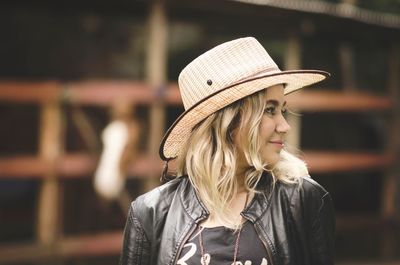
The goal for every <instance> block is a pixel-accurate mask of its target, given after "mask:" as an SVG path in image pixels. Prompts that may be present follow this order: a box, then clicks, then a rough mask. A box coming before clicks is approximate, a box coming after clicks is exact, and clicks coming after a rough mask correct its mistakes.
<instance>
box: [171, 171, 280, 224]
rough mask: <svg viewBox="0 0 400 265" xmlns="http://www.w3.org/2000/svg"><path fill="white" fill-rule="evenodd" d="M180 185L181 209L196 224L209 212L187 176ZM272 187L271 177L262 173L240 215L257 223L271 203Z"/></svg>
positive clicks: (266, 173)
mask: <svg viewBox="0 0 400 265" xmlns="http://www.w3.org/2000/svg"><path fill="white" fill-rule="evenodd" d="M181 178H182V183H181V185H180V187H179V194H180V199H181V203H182V206H183V208H184V209H185V211H186V213H187V214H188V215H189V216H190V217H191V218H192V219H193V220H194V221H195V222H196V223H199V222H200V221H202V220H204V219H206V218H207V217H208V215H209V214H210V212H209V211H208V210H207V208H206V207H205V205H204V203H203V202H202V201H201V200H200V198H199V196H198V194H197V193H196V191H195V189H194V187H193V186H192V184H191V183H190V181H189V178H188V177H187V176H182V177H181ZM273 187H274V185H273V184H272V176H271V175H270V174H269V173H268V172H264V173H263V175H262V177H261V179H260V181H259V183H258V185H257V191H258V193H256V194H255V196H254V198H253V200H252V201H251V202H250V204H249V205H248V206H247V207H246V208H245V209H244V210H243V212H242V215H243V216H244V217H245V218H246V219H249V220H250V221H252V222H253V223H254V222H255V221H257V219H258V218H260V216H262V215H263V213H265V212H266V211H267V210H268V208H269V205H270V202H271V195H272V190H273Z"/></svg>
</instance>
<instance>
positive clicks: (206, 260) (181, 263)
mask: <svg viewBox="0 0 400 265" xmlns="http://www.w3.org/2000/svg"><path fill="white" fill-rule="evenodd" d="M188 247H190V249H189V251H188V252H187V253H186V254H185V255H184V256H183V257H182V258H180V259H179V260H178V261H177V263H176V264H177V265H188V264H187V263H186V261H188V260H189V259H190V258H191V257H193V256H194V254H196V251H197V246H196V244H194V243H186V244H185V245H184V246H183V249H184V248H188ZM210 262H211V256H210V254H208V253H205V254H204V256H203V257H202V258H201V259H200V263H201V265H209V264H210ZM252 264H253V263H252V262H251V261H250V260H246V261H245V262H244V263H243V262H241V261H236V263H235V264H233V263H232V265H252ZM260 265H268V261H267V260H266V259H265V258H263V259H262V261H261V264H260Z"/></svg>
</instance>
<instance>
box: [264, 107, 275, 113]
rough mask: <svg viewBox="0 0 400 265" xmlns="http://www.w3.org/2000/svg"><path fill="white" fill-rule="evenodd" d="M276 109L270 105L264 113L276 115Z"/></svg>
mask: <svg viewBox="0 0 400 265" xmlns="http://www.w3.org/2000/svg"><path fill="white" fill-rule="evenodd" d="M275 112H276V107H275V106H274V105H268V106H266V107H265V109H264V113H266V114H269V115H275Z"/></svg>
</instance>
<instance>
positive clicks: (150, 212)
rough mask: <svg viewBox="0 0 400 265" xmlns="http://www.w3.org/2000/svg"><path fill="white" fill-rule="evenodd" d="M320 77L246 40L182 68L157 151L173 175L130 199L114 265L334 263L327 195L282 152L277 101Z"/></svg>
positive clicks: (283, 128)
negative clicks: (170, 120) (172, 166)
mask: <svg viewBox="0 0 400 265" xmlns="http://www.w3.org/2000/svg"><path fill="white" fill-rule="evenodd" d="M327 75H328V73H326V72H323V71H317V70H298V71H280V70H279V68H278V67H277V65H276V64H275V63H274V61H273V60H272V59H271V58H270V56H269V55H268V53H267V52H266V51H265V50H264V48H263V47H262V46H261V45H260V43H258V41H257V40H256V39H254V38H252V37H249V38H241V39H237V40H233V41H230V42H226V43H223V44H221V45H219V46H217V47H215V48H213V49H211V50H209V51H208V52H206V53H204V54H202V55H201V56H199V57H198V58H196V59H195V60H194V61H192V62H191V63H190V64H189V65H188V66H186V67H185V69H183V70H182V72H181V74H180V76H179V88H180V91H181V96H182V101H183V104H184V107H185V112H184V113H183V114H182V115H181V116H180V117H179V118H178V119H177V120H176V121H175V123H174V124H173V125H172V126H171V128H170V129H169V130H168V131H167V133H166V135H165V136H164V139H163V141H162V143H161V146H160V156H161V158H162V159H163V160H166V161H168V160H170V159H177V165H178V172H177V173H178V176H179V177H177V178H175V179H173V180H172V181H170V182H168V183H166V184H164V185H162V186H160V187H158V188H156V189H154V190H152V191H150V192H148V193H146V194H145V195H142V196H140V197H138V198H137V199H136V201H135V202H133V203H132V205H131V208H130V212H129V216H128V220H127V224H126V227H125V235H124V246H123V251H122V256H121V260H120V264H124V265H125V264H146V265H147V264H163V265H164V264H183V265H184V264H204V265H206V264H211V265H214V264H246V265H248V264H262V265H266V264H275V265H278V264H306V265H310V264H311V265H314V264H324V265H326V264H333V239H334V213H333V207H332V201H331V198H330V195H329V193H328V192H327V191H326V190H324V189H323V188H322V187H321V186H320V185H319V184H317V183H316V182H315V181H313V180H312V179H311V178H310V177H309V176H308V172H307V169H306V166H305V164H304V162H302V161H301V160H299V159H298V158H296V157H294V156H293V155H291V154H290V153H288V152H287V151H286V150H285V149H284V142H285V135H286V133H287V132H288V131H289V129H290V126H289V125H288V124H287V122H286V120H285V118H284V113H285V110H286V101H285V97H284V96H285V95H286V94H288V93H291V92H293V91H295V90H297V89H300V88H302V87H304V86H307V85H310V84H313V83H316V82H319V81H321V80H323V79H325V78H326V76H327Z"/></svg>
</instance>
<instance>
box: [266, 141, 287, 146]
mask: <svg viewBox="0 0 400 265" xmlns="http://www.w3.org/2000/svg"><path fill="white" fill-rule="evenodd" d="M268 142H269V143H271V144H276V145H279V146H281V147H283V146H284V145H285V144H284V142H283V141H281V140H273V141H268Z"/></svg>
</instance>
